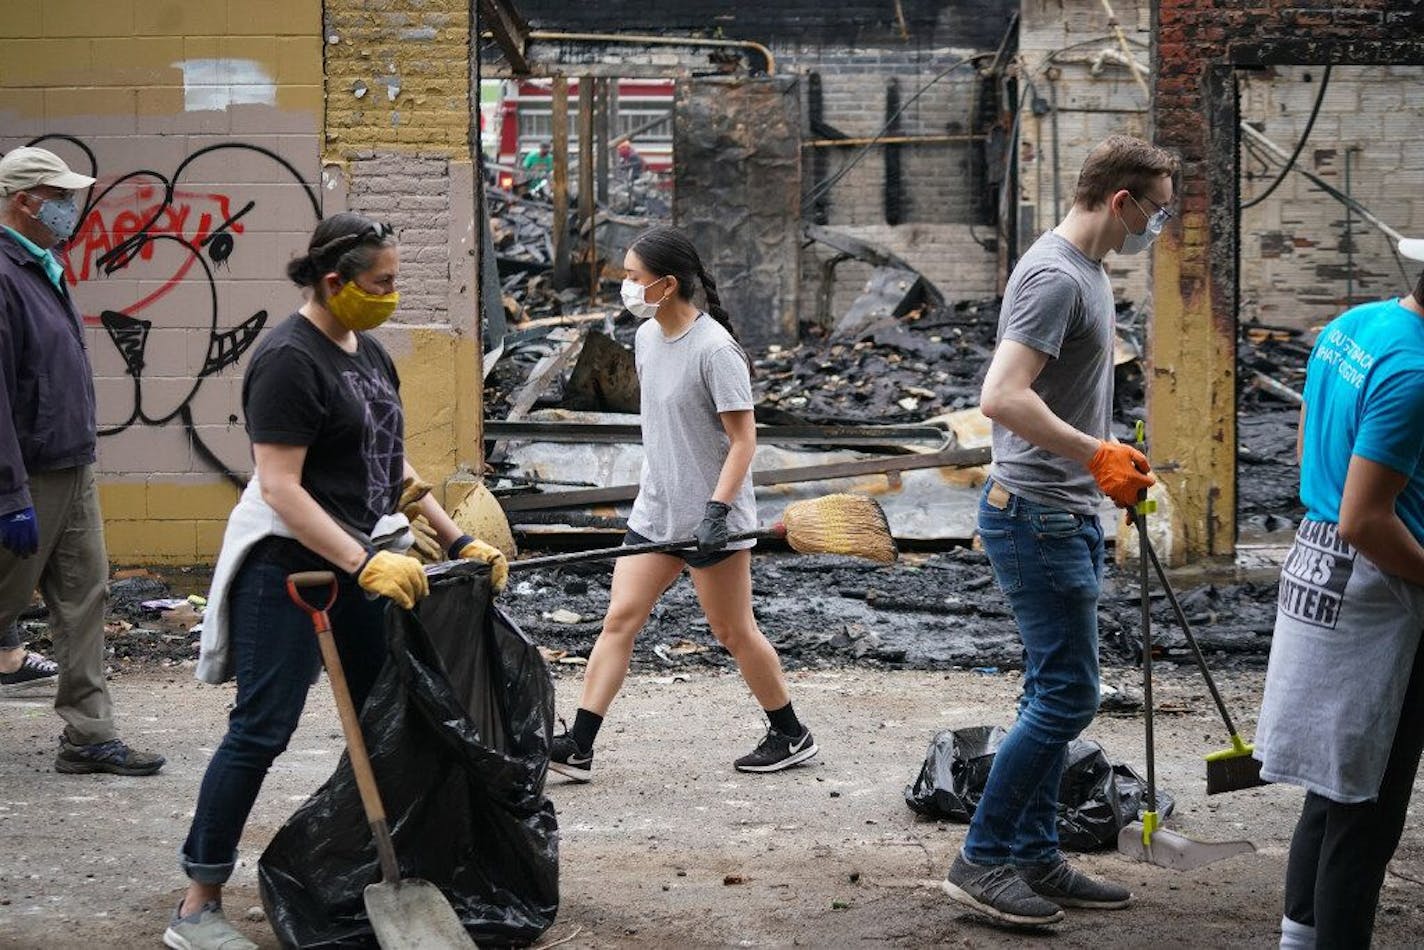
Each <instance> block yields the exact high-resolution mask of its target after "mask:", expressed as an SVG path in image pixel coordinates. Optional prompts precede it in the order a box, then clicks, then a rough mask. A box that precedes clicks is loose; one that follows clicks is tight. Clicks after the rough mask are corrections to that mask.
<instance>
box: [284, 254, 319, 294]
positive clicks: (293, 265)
mask: <svg viewBox="0 0 1424 950" xmlns="http://www.w3.org/2000/svg"><path fill="white" fill-rule="evenodd" d="M287 276H288V277H290V278H291V280H292V283H294V284H296V285H297V286H298V287H311V286H313V285H315V284H316V281H317V277H318V276H320V275H318V274H317V272H316V264H315V262H313V261H312V259H311V255H310V254H303V255H302V256H301V257H294V258H292V259H291V260H290V261H288V262H287Z"/></svg>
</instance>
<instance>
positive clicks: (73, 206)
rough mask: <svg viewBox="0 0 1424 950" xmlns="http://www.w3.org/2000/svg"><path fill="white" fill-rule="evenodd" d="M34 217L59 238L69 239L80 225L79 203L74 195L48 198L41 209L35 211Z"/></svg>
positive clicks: (61, 239)
mask: <svg viewBox="0 0 1424 950" xmlns="http://www.w3.org/2000/svg"><path fill="white" fill-rule="evenodd" d="M33 217H34V219H35V220H36V221H38V222H39V223H40V224H43V225H44V226H45V227H47V228H49V231H50V233H51V234H53V235H54V236H55V238H56V239H57V240H60V241H67V240H69V239H70V238H71V237H72V236H73V235H74V229H75V228H77V227H78V226H79V205H78V204H77V203H75V201H74V196H73V195H70V196H67V197H64V198H46V199H45V200H44V203H43V204H41V205H40V209H39V210H38V211H36V212H34V215H33Z"/></svg>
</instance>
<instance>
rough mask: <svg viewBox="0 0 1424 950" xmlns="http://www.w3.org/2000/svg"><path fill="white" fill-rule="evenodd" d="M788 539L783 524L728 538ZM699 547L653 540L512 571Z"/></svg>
mask: <svg viewBox="0 0 1424 950" xmlns="http://www.w3.org/2000/svg"><path fill="white" fill-rule="evenodd" d="M784 537H786V528H785V527H784V526H782V525H779V524H778V525H774V526H772V527H770V528H762V529H761V530H759V531H742V532H739V533H737V534H732V535H728V536H727V542H728V543H729V544H730V543H731V542H733V541H748V540H752V539H756V540H758V541H765V540H770V539H772V538H784ZM695 547H697V542H696V540H694V539H692V538H688V539H687V540H686V541H649V542H648V543H647V544H624V545H621V546H619V547H616V548H595V549H594V550H592V551H573V552H570V553H569V554H549V555H545V556H544V557H531V558H527V559H525V560H523V561H510V562H509V569H510V571H511V572H512V571H529V570H534V569H535V568H542V567H562V566H564V565H565V564H583V563H586V562H588V561H607V560H611V559H612V558H616V557H627V556H628V555H630V554H662V553H664V552H666V551H681V550H685V549H687V548H695Z"/></svg>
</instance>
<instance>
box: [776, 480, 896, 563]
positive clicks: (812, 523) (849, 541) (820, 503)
mask: <svg viewBox="0 0 1424 950" xmlns="http://www.w3.org/2000/svg"><path fill="white" fill-rule="evenodd" d="M781 525H782V526H783V527H784V528H785V529H786V543H787V544H789V545H791V548H792V550H795V551H799V552H801V553H802V554H848V555H850V556H851V557H863V558H866V559H867V560H871V561H875V562H876V563H878V564H892V563H894V562H895V559H896V558H898V557H899V556H900V552H899V551H898V550H897V549H896V548H895V539H894V538H892V537H891V536H890V522H889V521H887V520H886V519H885V512H884V511H883V510H882V509H881V507H880V504H879V502H877V501H876V500H875V499H874V498H871V497H869V496H868V495H844V494H842V495H823V496H822V497H820V498H812V499H809V500H807V501H794V502H792V503H791V504H789V505H787V506H786V510H785V511H784V512H782V514H781Z"/></svg>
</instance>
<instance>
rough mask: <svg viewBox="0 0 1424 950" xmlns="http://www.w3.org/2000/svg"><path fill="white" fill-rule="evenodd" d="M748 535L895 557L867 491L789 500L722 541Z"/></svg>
mask: <svg viewBox="0 0 1424 950" xmlns="http://www.w3.org/2000/svg"><path fill="white" fill-rule="evenodd" d="M748 539H757V540H771V539H779V540H785V541H786V543H787V544H788V545H790V546H791V549H792V550H793V551H797V552H799V553H801V554H844V555H848V556H850V557H859V558H865V559H866V560H868V561H874V562H875V563H877V564H893V563H894V562H895V560H896V559H897V558H898V557H899V556H900V552H899V550H898V549H897V548H896V547H895V539H894V538H892V537H891V536H890V522H889V521H887V520H886V518H885V511H884V510H883V509H882V508H881V507H880V503H879V502H877V501H876V500H875V499H874V498H871V497H870V496H868V495H850V494H836V495H822V496H821V497H820V498H810V499H807V500H806V501H793V502H792V503H791V504H789V505H787V506H786V510H785V511H783V512H782V513H781V519H780V520H779V521H777V522H776V523H775V524H773V525H772V526H771V527H769V528H762V529H759V530H757V531H744V532H740V533H738V534H733V535H731V536H729V537H728V538H727V540H728V542H732V541H745V540H748ZM696 547H697V542H696V541H695V540H693V539H691V538H688V539H687V540H684V541H654V542H650V543H648V544H625V545H622V546H620V547H616V548H598V549H596V550H593V551H575V552H573V553H571V554H551V555H548V556H547V557H531V558H527V559H525V560H522V561H511V562H510V563H509V569H510V570H511V571H528V570H533V569H535V568H543V567H559V566H562V565H564V564H582V563H584V562H586V561H603V560H608V559H610V558H616V557H627V556H629V555H631V554H659V553H664V552H668V551H682V550H686V549H688V548H696Z"/></svg>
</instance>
